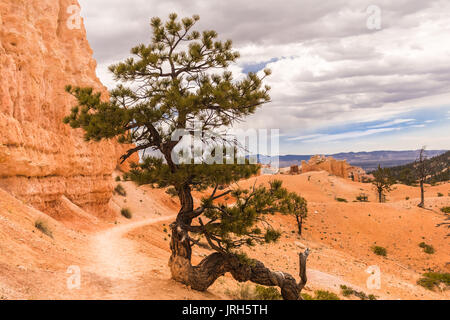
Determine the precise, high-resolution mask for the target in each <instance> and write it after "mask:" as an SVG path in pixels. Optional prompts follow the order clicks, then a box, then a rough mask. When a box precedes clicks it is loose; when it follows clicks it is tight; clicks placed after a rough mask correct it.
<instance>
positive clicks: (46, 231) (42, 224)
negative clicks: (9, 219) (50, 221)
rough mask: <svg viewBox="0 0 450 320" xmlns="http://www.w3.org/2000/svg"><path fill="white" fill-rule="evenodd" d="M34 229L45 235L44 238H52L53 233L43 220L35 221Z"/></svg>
mask: <svg viewBox="0 0 450 320" xmlns="http://www.w3.org/2000/svg"><path fill="white" fill-rule="evenodd" d="M34 227H35V228H36V229H38V230H39V231H41V232H42V233H43V234H45V235H46V236H48V237H50V238H53V233H52V231H51V230H50V228H49V227H48V225H47V222H45V221H44V220H37V221H36V222H35V223H34Z"/></svg>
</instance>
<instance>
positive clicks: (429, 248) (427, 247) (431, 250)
mask: <svg viewBox="0 0 450 320" xmlns="http://www.w3.org/2000/svg"><path fill="white" fill-rule="evenodd" d="M419 247H421V248H422V249H423V252H425V253H428V254H433V253H434V252H435V250H434V247H433V246H431V245H428V244H426V243H425V242H421V243H419Z"/></svg>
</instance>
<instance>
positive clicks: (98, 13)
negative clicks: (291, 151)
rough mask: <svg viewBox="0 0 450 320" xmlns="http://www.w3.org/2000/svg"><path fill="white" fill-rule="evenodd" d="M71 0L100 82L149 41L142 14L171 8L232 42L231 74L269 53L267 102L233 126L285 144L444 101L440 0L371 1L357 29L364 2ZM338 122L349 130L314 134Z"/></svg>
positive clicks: (448, 56)
mask: <svg viewBox="0 0 450 320" xmlns="http://www.w3.org/2000/svg"><path fill="white" fill-rule="evenodd" d="M80 3H81V5H82V8H83V15H84V17H85V23H86V25H87V30H88V37H89V40H90V42H91V45H92V47H93V48H94V52H95V57H96V58H97V59H98V62H99V65H98V66H99V67H98V75H99V77H100V78H101V79H102V81H103V82H104V83H105V84H107V85H108V86H112V85H113V81H112V79H111V76H110V75H109V74H108V72H107V66H108V65H110V64H112V63H114V62H117V61H118V60H121V59H123V58H125V57H127V56H128V52H129V49H130V48H131V47H132V46H134V45H136V44H138V43H140V42H149V40H150V37H151V30H150V28H149V20H150V18H151V17H153V16H160V17H162V18H165V17H167V15H168V14H169V13H170V12H178V13H179V14H180V16H188V15H192V14H194V13H198V14H200V16H201V21H200V24H199V28H200V29H215V30H217V31H218V32H219V34H220V35H221V37H222V38H231V39H233V40H234V43H235V46H236V48H237V49H238V50H239V51H240V53H241V56H242V58H241V59H240V60H239V65H237V66H234V67H233V71H235V73H236V74H237V77H239V76H242V68H243V67H244V66H245V65H248V64H255V63H261V62H264V61H270V60H272V59H273V58H276V59H277V60H276V61H274V62H271V63H269V64H268V67H270V68H271V69H272V71H273V74H272V76H271V77H270V78H268V80H267V83H268V84H269V85H270V86H271V87H272V91H271V97H272V102H271V103H269V104H267V105H265V106H264V107H263V108H262V109H261V110H260V111H258V112H257V113H256V114H255V115H253V116H251V117H250V118H249V120H248V121H247V122H246V123H243V124H242V126H244V127H248V126H252V127H256V128H281V129H282V131H283V133H285V134H289V135H291V136H296V138H293V140H291V141H306V140H305V139H301V137H302V136H306V137H308V136H309V138H310V140H314V139H316V140H314V141H316V142H317V143H321V142H324V143H325V142H327V141H331V140H330V139H334V140H333V141H338V140H339V141H341V140H345V139H348V138H351V137H355V135H356V136H357V137H367V136H368V135H370V136H375V135H376V133H377V132H376V131H371V129H379V128H383V127H389V126H395V125H398V124H407V123H408V124H411V123H412V122H413V121H414V119H404V118H403V117H405V116H404V115H403V114H405V113H407V112H410V111H412V110H414V109H426V108H428V107H430V106H439V105H445V104H446V103H448V101H449V97H450V95H449V94H448V88H449V87H450V39H449V38H450V36H449V35H450V15H448V12H450V2H449V1H445V0H433V1H423V0H398V1H388V0H378V1H377V3H375V4H376V5H378V6H379V7H380V9H381V19H382V29H381V30H379V31H371V30H368V29H367V27H366V20H367V15H366V12H365V10H366V8H367V7H368V5H371V4H374V3H373V1H372V0H346V1H344V0H334V1H322V2H320V3H318V2H317V1H315V0H301V1H300V0H286V1H283V2H276V1H274V0H259V1H256V0H248V1H238V0H229V1H204V0H192V1H189V2H187V1H181V0H166V1H156V0H129V1H122V0H80ZM449 114H450V112H449ZM390 119H396V120H390ZM421 120H422V119H417V121H419V122H420V121H421ZM374 121H384V123H381V124H379V125H375V126H372V127H371V128H368V130H366V131H364V130H362V131H355V130H351V127H352V126H353V124H354V123H363V122H367V123H368V122H374ZM425 123H431V122H425ZM338 125H346V126H348V128H349V130H348V131H350V132H354V134H355V135H353V136H352V135H347V134H341V135H340V136H339V134H338V135H325V136H323V135H322V134H316V133H315V132H314V131H315V130H319V129H324V128H328V127H330V126H338ZM316 132H317V131H316ZM428 144H429V143H428ZM399 147H402V145H400V144H399Z"/></svg>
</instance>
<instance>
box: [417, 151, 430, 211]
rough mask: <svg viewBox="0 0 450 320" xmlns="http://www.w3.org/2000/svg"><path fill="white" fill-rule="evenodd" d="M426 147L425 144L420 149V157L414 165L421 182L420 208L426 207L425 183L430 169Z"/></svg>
mask: <svg viewBox="0 0 450 320" xmlns="http://www.w3.org/2000/svg"><path fill="white" fill-rule="evenodd" d="M425 149H426V147H425V146H423V147H422V149H420V152H419V157H418V158H417V160H416V163H415V165H414V167H415V169H416V174H417V178H418V180H419V184H420V203H419V205H418V206H419V207H420V208H425V189H424V185H425V181H426V179H427V176H428V171H429V168H428V164H427V156H426V154H425Z"/></svg>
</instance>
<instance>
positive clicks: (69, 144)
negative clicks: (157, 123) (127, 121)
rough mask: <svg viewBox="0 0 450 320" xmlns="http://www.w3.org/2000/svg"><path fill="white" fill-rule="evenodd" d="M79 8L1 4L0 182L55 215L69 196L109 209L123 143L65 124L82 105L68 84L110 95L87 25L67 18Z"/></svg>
mask: <svg viewBox="0 0 450 320" xmlns="http://www.w3.org/2000/svg"><path fill="white" fill-rule="evenodd" d="M74 5H75V6H78V3H77V1H74V0H59V1H58V0H57V1H55V0H27V1H17V0H2V1H1V3H0V72H1V77H0V131H1V135H0V187H1V188H4V189H5V190H7V191H9V192H11V193H12V194H14V195H15V196H16V197H18V198H20V199H22V200H24V201H26V202H27V203H29V204H32V205H33V206H35V207H36V208H39V209H41V210H44V211H45V212H48V213H51V214H56V213H58V211H59V208H60V207H59V204H60V201H61V198H62V197H63V196H65V197H67V198H68V199H70V201H72V202H74V203H75V204H76V205H78V206H80V207H82V208H83V209H86V210H88V211H89V210H90V211H91V212H93V213H94V211H95V213H96V214H105V213H107V212H108V209H107V208H108V207H107V204H108V201H109V199H110V197H111V195H112V178H111V173H112V171H113V170H114V169H115V168H116V166H117V160H118V158H119V156H120V154H121V153H122V150H123V148H122V146H120V145H119V144H117V143H115V142H112V141H105V142H101V143H98V144H93V143H87V142H85V141H84V139H83V133H82V132H81V131H74V130H71V129H70V128H68V127H67V126H65V125H64V124H63V123H62V120H63V118H64V116H65V115H67V113H68V112H69V111H70V109H71V107H72V106H73V104H74V101H73V100H72V97H71V96H70V95H68V94H66V93H65V91H64V87H65V86H66V85H67V84H77V85H80V86H89V87H93V88H95V89H96V90H100V91H102V92H103V93H105V96H106V89H105V88H104V87H103V85H102V84H101V83H100V81H99V80H98V78H97V76H96V74H95V68H96V62H95V61H94V59H93V58H92V50H91V48H90V46H89V43H88V41H87V39H86V32H85V29H84V26H83V24H82V23H81V24H80V25H79V26H75V27H74V26H73V25H72V24H69V23H67V22H68V20H69V19H73V10H69V9H70V8H73V7H74ZM79 21H80V22H82V20H81V19H80V20H79ZM93 209H95V210H93Z"/></svg>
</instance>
